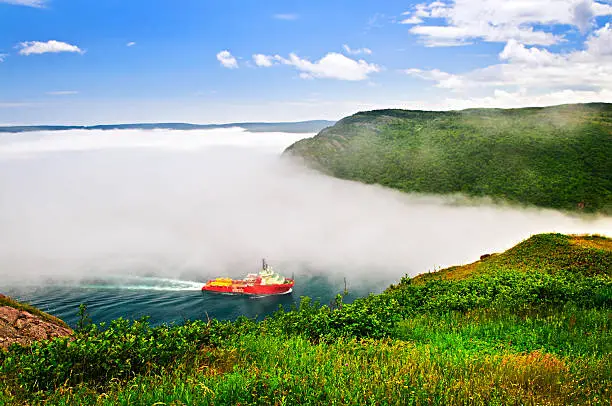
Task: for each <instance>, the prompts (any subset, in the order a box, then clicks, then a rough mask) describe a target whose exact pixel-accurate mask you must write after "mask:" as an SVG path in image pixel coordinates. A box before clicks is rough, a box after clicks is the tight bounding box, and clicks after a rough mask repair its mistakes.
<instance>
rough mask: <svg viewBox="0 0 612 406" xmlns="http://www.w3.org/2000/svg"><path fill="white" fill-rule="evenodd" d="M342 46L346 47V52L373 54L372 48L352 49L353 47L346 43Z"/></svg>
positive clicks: (351, 53)
mask: <svg viewBox="0 0 612 406" xmlns="http://www.w3.org/2000/svg"><path fill="white" fill-rule="evenodd" d="M342 48H344V50H345V51H346V53H347V54H350V55H360V54H365V55H372V50H371V49H370V48H357V49H351V47H349V46H348V45H346V44H344V45H342Z"/></svg>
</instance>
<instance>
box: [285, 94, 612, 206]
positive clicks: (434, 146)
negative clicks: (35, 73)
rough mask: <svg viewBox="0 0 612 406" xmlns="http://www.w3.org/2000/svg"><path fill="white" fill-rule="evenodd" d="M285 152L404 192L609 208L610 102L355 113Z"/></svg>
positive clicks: (611, 179) (333, 172) (331, 171)
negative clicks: (509, 107)
mask: <svg viewBox="0 0 612 406" xmlns="http://www.w3.org/2000/svg"><path fill="white" fill-rule="evenodd" d="M286 154H289V155H293V156H299V157H302V158H304V159H305V161H306V163H307V164H309V165H310V166H313V167H315V168H316V169H319V170H321V171H323V172H326V173H328V174H330V175H333V176H336V177H339V178H344V179H352V180H358V181H361V182H365V183H378V184H381V185H384V186H388V187H391V188H395V189H399V190H402V191H406V192H421V193H436V194H453V193H461V194H465V195H468V196H477V197H482V196H489V197H492V198H494V199H497V200H503V201H510V202H513V203H519V204H528V205H535V206H540V207H548V208H555V209H562V210H569V211H585V212H601V213H607V214H610V213H612V159H611V158H610V157H612V104H607V103H592V104H572V105H562V106H554V107H545V108H521V109H507V110H503V109H469V110H462V111H411V110H377V111H369V112H362V113H357V114H355V115H353V116H350V117H347V118H344V119H342V120H341V121H339V122H338V123H336V125H334V126H332V127H329V128H326V129H324V130H322V131H321V132H320V133H319V134H318V135H317V136H315V137H313V138H310V139H305V140H301V141H298V142H297V143H295V144H293V145H292V146H290V147H289V148H288V149H287V150H286Z"/></svg>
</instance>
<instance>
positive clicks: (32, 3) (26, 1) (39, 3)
mask: <svg viewBox="0 0 612 406" xmlns="http://www.w3.org/2000/svg"><path fill="white" fill-rule="evenodd" d="M46 2H47V1H46V0H0V3H7V4H15V5H17V6H28V7H39V8H40V7H44V6H45V3H46Z"/></svg>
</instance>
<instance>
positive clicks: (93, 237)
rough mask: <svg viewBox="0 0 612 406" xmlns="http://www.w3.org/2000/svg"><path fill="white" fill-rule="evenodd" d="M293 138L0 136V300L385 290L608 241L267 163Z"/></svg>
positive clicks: (236, 133)
mask: <svg viewBox="0 0 612 406" xmlns="http://www.w3.org/2000/svg"><path fill="white" fill-rule="evenodd" d="M304 137H305V135H304V134H282V133H247V132H244V131H242V130H241V129H226V130H211V131H158V130H155V131H145V130H121V131H108V132H105V131H66V132H54V133H44V132H40V133H27V134H26V133H22V134H10V135H0V290H2V287H3V286H10V285H12V284H16V283H24V281H28V282H32V281H39V282H42V281H44V280H46V279H47V278H52V279H54V280H64V279H70V278H81V277H92V276H104V275H108V274H124V275H126V274H147V275H155V276H160V277H168V278H181V277H183V278H184V277H189V278H197V279H198V280H205V279H206V278H207V277H210V276H213V275H217V274H224V273H228V274H230V275H232V276H241V275H243V274H244V273H246V272H250V271H256V270H257V267H258V266H259V261H260V259H261V258H262V257H266V258H267V259H268V261H269V262H271V263H272V264H273V265H276V267H277V268H278V269H279V270H280V269H282V270H286V271H287V272H296V273H299V272H306V270H317V271H320V272H326V273H329V274H342V275H347V276H348V277H349V278H352V280H353V281H356V280H366V279H368V280H398V279H399V278H400V277H401V276H403V275H404V274H409V275H415V274H418V273H421V272H426V271H428V270H433V269H434V268H439V267H444V266H448V265H455V264H463V263H467V262H472V261H475V260H477V259H478V257H479V256H480V255H481V254H484V253H490V252H499V251H502V250H505V249H507V248H509V247H511V246H512V245H514V244H516V243H517V242H519V241H521V240H522V239H525V238H527V237H529V236H530V235H532V234H535V233H540V232H563V233H599V234H604V235H608V236H610V235H612V219H611V218H610V217H606V218H601V217H600V218H591V219H581V218H578V217H570V216H567V215H564V214H561V213H559V212H555V211H552V210H536V209H529V210H523V209H518V208H508V207H496V206H492V205H479V206H454V205H451V204H449V203H448V201H447V200H445V199H442V198H438V197H428V196H416V195H407V194H402V193H399V192H395V191H392V190H388V189H384V188H382V187H378V186H369V185H362V184H359V183H355V182H350V181H343V180H338V179H334V178H330V177H327V176H324V175H321V174H318V173H315V172H313V171H310V170H307V169H304V168H302V167H300V166H299V165H297V164H295V163H292V162H290V161H288V160H286V159H281V158H280V156H279V155H280V153H281V152H282V150H283V149H284V148H285V147H286V146H288V145H290V144H291V143H292V142H294V141H296V140H297V139H300V138H304Z"/></svg>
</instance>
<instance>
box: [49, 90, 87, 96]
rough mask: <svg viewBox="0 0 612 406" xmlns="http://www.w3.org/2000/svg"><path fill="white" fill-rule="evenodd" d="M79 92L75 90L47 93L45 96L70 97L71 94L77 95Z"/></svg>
mask: <svg viewBox="0 0 612 406" xmlns="http://www.w3.org/2000/svg"><path fill="white" fill-rule="evenodd" d="M78 93H79V92H78V91H76V90H56V91H53V92H47V93H46V94H48V95H51V96H65V95H71V94H78Z"/></svg>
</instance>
